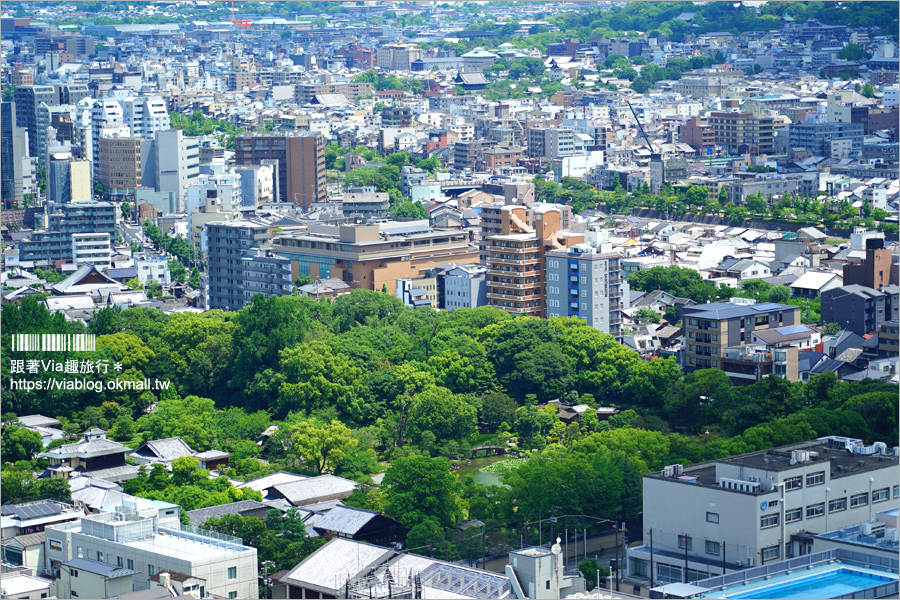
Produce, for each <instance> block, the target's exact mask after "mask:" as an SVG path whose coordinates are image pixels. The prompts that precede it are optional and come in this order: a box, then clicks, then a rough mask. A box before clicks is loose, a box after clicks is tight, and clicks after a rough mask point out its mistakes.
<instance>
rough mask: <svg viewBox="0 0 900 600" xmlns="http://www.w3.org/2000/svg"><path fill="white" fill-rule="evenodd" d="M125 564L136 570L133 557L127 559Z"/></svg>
mask: <svg viewBox="0 0 900 600" xmlns="http://www.w3.org/2000/svg"><path fill="white" fill-rule="evenodd" d="M125 565H126V566H127V567H128V568H129V569H131V570H134V561H133V560H132V559H130V558H129V559H128V560H127V561H125Z"/></svg>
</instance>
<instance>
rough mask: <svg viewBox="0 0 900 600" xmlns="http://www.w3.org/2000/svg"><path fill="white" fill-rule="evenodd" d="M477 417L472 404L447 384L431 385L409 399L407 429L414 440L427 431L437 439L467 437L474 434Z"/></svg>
mask: <svg viewBox="0 0 900 600" xmlns="http://www.w3.org/2000/svg"><path fill="white" fill-rule="evenodd" d="M477 421H478V417H477V411H476V409H475V407H474V406H472V405H471V404H469V403H468V402H466V401H465V400H463V399H462V397H461V396H459V395H457V394H454V393H452V392H451V391H450V390H448V389H447V388H443V387H431V388H428V389H426V390H424V391H422V392H420V393H418V394H416V395H415V396H414V397H413V399H412V406H411V407H410V409H409V422H408V426H407V431H408V433H409V437H410V439H411V440H412V441H413V442H415V443H421V442H422V436H423V435H424V434H425V432H427V431H430V432H431V433H432V434H434V436H435V437H436V438H437V440H438V441H440V442H444V441H447V440H457V441H459V440H468V439H470V438H471V437H472V436H474V435H475V431H476V425H477Z"/></svg>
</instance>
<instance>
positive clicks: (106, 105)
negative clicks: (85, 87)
mask: <svg viewBox="0 0 900 600" xmlns="http://www.w3.org/2000/svg"><path fill="white" fill-rule="evenodd" d="M115 124H118V125H125V116H124V114H123V112H122V105H121V104H119V101H118V100H116V99H115V98H102V99H100V100H97V101H96V102H95V103H94V104H93V106H92V107H91V142H92V156H93V158H92V160H93V162H94V177H97V173H98V169H97V167H98V166H99V165H100V138H101V137H103V135H102V131H103V127H104V125H115ZM127 135H128V134H126V136H127Z"/></svg>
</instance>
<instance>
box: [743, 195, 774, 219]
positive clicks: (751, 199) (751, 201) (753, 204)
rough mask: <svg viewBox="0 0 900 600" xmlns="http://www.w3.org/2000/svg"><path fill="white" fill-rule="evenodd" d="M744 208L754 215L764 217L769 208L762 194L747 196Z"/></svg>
mask: <svg viewBox="0 0 900 600" xmlns="http://www.w3.org/2000/svg"><path fill="white" fill-rule="evenodd" d="M744 206H746V207H747V210H748V211H750V212H751V213H752V214H754V215H764V214H766V211H767V210H768V208H769V205H768V204H766V201H765V200H763V197H762V195H761V194H750V195H749V196H747V199H746V200H745V202H744Z"/></svg>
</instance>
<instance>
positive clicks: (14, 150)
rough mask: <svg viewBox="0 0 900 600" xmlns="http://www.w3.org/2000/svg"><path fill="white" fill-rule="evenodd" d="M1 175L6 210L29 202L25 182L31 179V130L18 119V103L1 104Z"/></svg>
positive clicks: (1, 190) (0, 190)
mask: <svg viewBox="0 0 900 600" xmlns="http://www.w3.org/2000/svg"><path fill="white" fill-rule="evenodd" d="M0 128H2V130H0V154H2V156H3V159H2V160H0V173H2V188H0V192H2V200H3V207H4V208H12V207H13V206H15V205H21V203H22V201H23V200H24V199H25V188H26V186H25V182H26V180H30V179H31V161H30V160H28V156H29V154H28V130H27V129H26V128H25V127H20V126H19V125H18V121H17V120H16V103H15V102H3V103H0Z"/></svg>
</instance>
